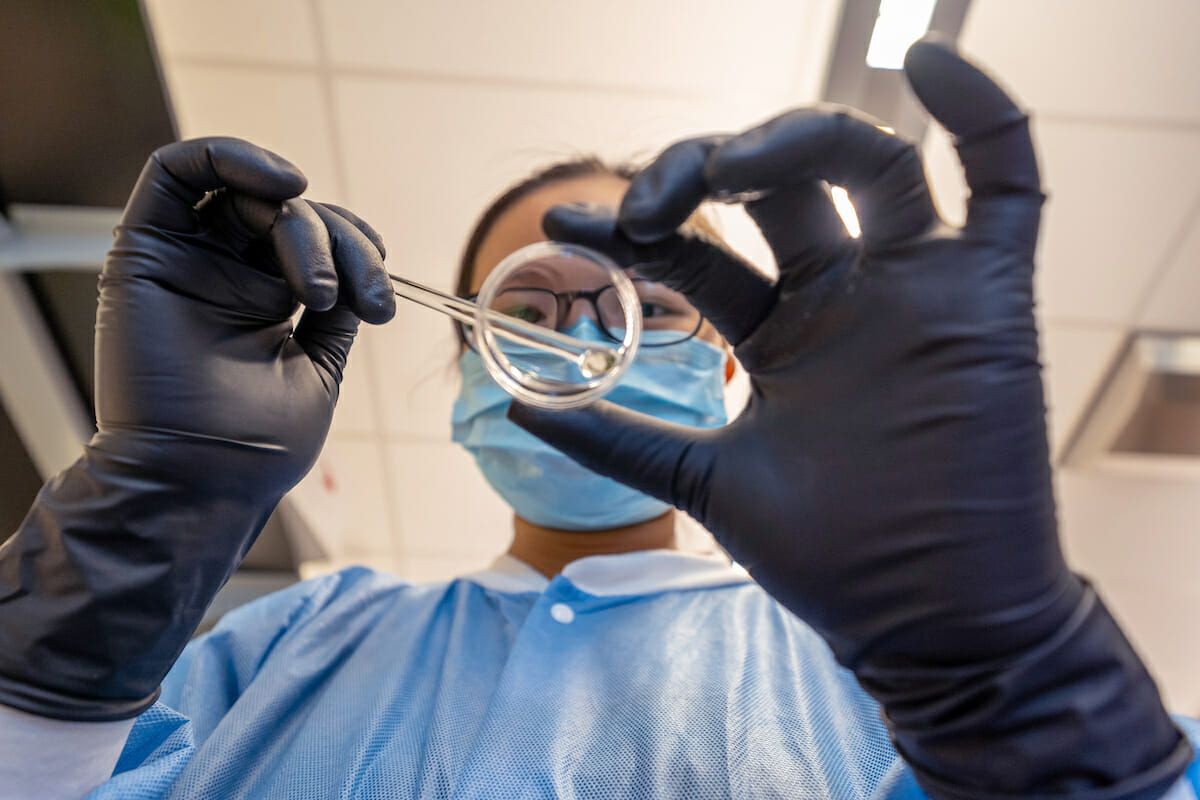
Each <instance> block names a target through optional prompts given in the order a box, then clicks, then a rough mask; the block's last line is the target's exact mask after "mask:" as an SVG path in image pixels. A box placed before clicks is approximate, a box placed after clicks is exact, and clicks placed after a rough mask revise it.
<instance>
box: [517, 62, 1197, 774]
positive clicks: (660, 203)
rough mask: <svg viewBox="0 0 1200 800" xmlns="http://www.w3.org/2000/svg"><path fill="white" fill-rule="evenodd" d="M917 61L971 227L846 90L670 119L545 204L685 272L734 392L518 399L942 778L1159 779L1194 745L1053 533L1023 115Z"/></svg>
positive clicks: (1033, 182)
mask: <svg viewBox="0 0 1200 800" xmlns="http://www.w3.org/2000/svg"><path fill="white" fill-rule="evenodd" d="M906 72H907V74H908V77H909V79H910V81H911V83H912V85H913V88H914V90H915V91H916V93H917V95H918V97H920V98H921V100H922V102H923V103H924V104H925V106H926V107H927V108H928V109H929V111H930V112H931V113H932V114H933V115H934V117H936V118H937V119H938V120H939V121H941V122H942V124H943V125H944V126H945V127H946V128H947V129H948V130H949V131H950V132H951V133H953V134H954V135H955V137H956V145H957V148H958V152H959V155H960V157H961V160H962V163H963V166H964V169H965V171H966V178H967V182H968V184H969V185H970V187H971V190H972V197H971V200H970V204H969V208H968V217H967V222H966V225H965V226H964V228H963V229H961V230H958V229H953V228H950V227H949V226H947V225H945V224H944V223H943V222H942V221H941V220H940V219H939V218H938V217H937V214H936V213H935V211H934V208H933V204H932V202H931V199H930V195H929V190H928V187H927V186H926V182H925V177H924V172H923V169H922V166H921V163H920V159H919V158H918V156H917V154H916V151H915V149H914V148H913V146H912V145H911V144H909V143H907V142H905V141H903V140H901V139H900V138H899V137H896V136H892V135H889V134H887V133H884V132H883V131H881V130H879V129H877V128H876V126H875V125H874V124H872V123H871V122H870V121H869V120H866V119H864V118H862V117H860V116H858V115H855V114H853V113H848V112H846V111H845V110H831V109H811V110H798V111H794V112H789V113H785V114H782V115H780V116H778V117H776V118H775V119H773V120H770V121H768V122H766V123H764V124H762V125H760V126H758V127H756V128H753V129H751V130H748V131H746V132H743V133H740V134H737V135H733V136H716V137H705V138H701V139H693V140H688V141H684V142H681V143H678V144H676V145H674V146H672V147H670V148H668V149H667V150H666V151H665V152H664V153H663V154H662V155H661V156H660V157H659V158H658V159H656V160H655V161H654V162H653V163H652V164H651V165H650V166H648V167H647V168H646V169H645V170H644V171H643V172H642V173H641V174H639V175H638V176H637V177H636V178H635V179H634V180H633V182H632V185H631V187H630V189H629V191H628V193H627V194H626V196H625V200H624V202H623V204H622V207H621V210H620V214H619V216H618V217H616V218H615V219H614V218H613V217H612V215H611V214H610V215H605V214H604V213H602V212H598V211H587V210H581V209H571V208H560V209H556V210H553V211H552V212H551V213H550V214H549V215H548V216H547V219H546V221H545V227H546V230H547V233H548V234H550V236H551V237H552V238H556V239H563V240H567V241H574V242H578V243H582V244H586V245H590V246H592V247H596V248H598V249H601V250H605V251H607V252H608V253H610V254H611V255H612V256H613V257H614V258H616V259H617V260H618V261H619V262H622V263H626V264H631V265H643V266H640V267H639V271H641V272H642V274H643V275H644V276H646V277H650V278H654V279H658V280H662V281H665V282H666V283H668V284H670V285H671V286H672V287H673V288H676V289H679V290H680V291H683V292H685V293H686V294H687V295H688V296H689V297H690V298H691V299H692V301H693V302H694V303H695V304H696V306H697V307H699V308H700V309H701V311H702V312H704V314H705V315H706V316H707V317H708V318H709V319H711V320H712V321H713V323H714V324H715V325H716V327H717V328H718V330H720V331H721V332H722V333H723V334H725V336H726V338H727V339H729V340H730V341H731V343H732V344H734V345H735V346H736V350H735V352H736V354H737V357H738V359H739V360H740V361H741V363H742V365H743V366H744V367H745V368H746V370H747V372H748V373H749V376H750V383H751V396H750V400H749V403H748V405H747V407H746V409H745V410H744V412H743V413H742V414H741V416H740V417H738V418H737V419H736V420H734V421H733V422H732V423H731V424H730V425H729V426H728V427H726V428H724V429H720V430H704V431H695V430H688V429H685V428H680V427H677V426H670V425H665V424H663V423H661V422H658V421H655V420H652V419H648V418H645V417H641V416H639V415H635V414H633V413H632V412H629V411H626V410H624V409H620V408H616V407H613V406H611V405H608V404H597V405H596V406H594V407H592V408H588V409H583V410H577V411H568V412H542V411H537V410H535V409H532V408H528V407H522V406H517V405H515V404H514V406H513V407H512V409H511V410H510V412H509V413H510V416H511V417H512V418H513V419H514V420H516V421H517V422H518V424H520V425H522V426H523V427H525V428H527V429H528V430H529V431H531V432H532V433H534V434H536V435H538V436H540V437H542V438H543V439H545V440H546V441H548V442H549V443H550V444H552V445H554V446H556V447H558V448H559V449H561V450H562V451H563V452H565V453H567V454H568V455H570V456H572V457H574V458H575V459H576V460H578V461H579V462H580V463H582V464H583V465H584V466H586V467H588V468H589V469H592V470H593V471H595V472H598V473H600V474H603V475H606V476H608V477H611V478H614V479H616V480H619V481H622V482H624V483H626V484H628V485H630V486H633V487H634V488H637V489H640V490H642V491H644V492H646V493H647V494H650V495H652V496H654V497H657V498H659V499H662V500H665V501H668V502H671V503H673V504H675V505H676V506H678V507H680V508H682V509H684V510H686V511H687V512H689V513H690V514H691V515H692V516H694V517H695V518H696V519H698V520H699V521H700V522H701V523H702V524H704V525H705V527H707V528H708V529H709V530H711V531H712V532H713V533H714V534H715V535H716V537H717V539H718V541H720V542H721V544H722V545H724V546H725V547H726V549H727V550H728V551H729V552H730V554H731V555H732V556H733V557H734V558H735V559H737V560H738V561H739V562H740V563H742V564H743V565H745V566H746V567H747V568H748V569H749V570H750V572H751V574H752V575H753V576H754V577H755V579H756V580H758V581H759V583H761V584H762V586H763V587H764V588H765V589H766V590H767V591H769V592H770V593H771V594H772V595H773V596H774V597H775V598H776V599H777V600H779V602H781V603H782V604H783V605H785V606H786V607H787V608H789V609H791V610H792V611H793V612H794V613H795V614H796V615H797V616H799V617H800V618H802V619H804V620H805V621H806V622H808V623H809V624H810V625H811V626H812V627H813V628H814V629H815V630H816V631H817V632H819V633H820V634H821V635H822V636H823V637H824V638H825V640H826V641H827V642H828V643H829V645H830V646H831V648H832V649H833V651H834V653H835V655H836V656H837V658H838V659H839V660H840V661H841V663H843V664H844V665H846V666H847V667H849V668H850V669H852V670H854V672H855V674H856V676H857V677H858V679H859V681H860V682H861V683H862V684H863V686H864V687H865V688H866V689H867V690H868V691H869V692H871V693H872V694H873V695H874V696H875V697H876V698H877V699H878V700H879V702H880V703H881V705H882V707H883V711H884V714H885V719H886V721H887V723H888V725H889V729H890V730H891V732H892V736H893V739H894V741H895V742H896V746H897V749H898V750H899V751H900V752H901V754H902V755H903V756H904V757H905V758H906V759H907V760H908V761H909V763H910V764H912V765H913V768H914V771H915V774H916V775H917V777H918V779H919V781H920V782H921V784H922V786H923V787H924V788H925V790H926V791H927V792H928V793H929V794H930V795H932V796H934V797H938V798H984V797H986V798H997V797H1017V796H1021V797H1028V796H1043V795H1056V794H1060V793H1067V792H1077V793H1078V795H1079V796H1080V797H1091V798H1100V797H1104V798H1115V797H1150V796H1155V795H1156V793H1161V792H1162V791H1163V790H1164V789H1165V788H1166V787H1167V786H1168V785H1170V783H1171V782H1172V781H1173V780H1175V779H1176V778H1177V777H1178V776H1179V775H1180V773H1181V772H1182V771H1183V770H1184V768H1185V767H1186V766H1187V764H1188V762H1189V759H1190V758H1191V750H1190V748H1189V746H1188V744H1187V742H1186V741H1185V740H1184V739H1183V738H1182V737H1181V735H1180V734H1179V732H1178V731H1177V730H1176V729H1175V727H1174V726H1173V725H1172V723H1171V721H1170V719H1169V718H1168V717H1167V715H1166V713H1165V711H1164V710H1163V707H1162V704H1161V701H1160V700H1159V697H1158V694H1157V690H1156V688H1155V686H1154V684H1153V682H1152V681H1151V680H1150V678H1149V676H1148V675H1147V673H1146V671H1145V669H1144V668H1143V666H1142V664H1141V662H1140V661H1139V659H1138V657H1137V655H1136V654H1135V653H1134V652H1133V650H1132V648H1130V646H1129V644H1128V642H1127V641H1126V640H1125V639H1124V637H1123V636H1122V634H1121V632H1120V630H1119V628H1118V627H1117V625H1116V624H1115V623H1114V621H1113V620H1112V618H1111V617H1110V616H1109V614H1108V612H1107V611H1106V610H1105V608H1104V605H1103V604H1102V603H1101V602H1100V600H1099V599H1098V597H1097V596H1096V594H1095V593H1094V592H1093V591H1092V590H1091V588H1090V587H1088V586H1087V585H1086V583H1085V582H1084V581H1082V580H1081V579H1079V578H1078V577H1077V576H1075V575H1073V574H1072V573H1071V572H1070V570H1069V569H1068V568H1067V565H1066V563H1065V561H1064V559H1063V556H1062V552H1061V549H1060V547H1059V542H1058V532H1057V525H1056V520H1055V509H1054V497H1053V492H1052V488H1051V470H1050V464H1049V459H1048V448H1047V445H1046V432H1045V425H1044V407H1043V400H1042V383H1041V377H1040V365H1039V361H1038V340H1037V326H1036V322H1035V318H1034V313H1033V257H1034V250H1035V243H1036V240H1037V231H1038V223H1039V214H1040V208H1041V203H1042V194H1041V191H1040V186H1039V180H1038V169H1037V164H1036V160H1035V157H1034V149H1033V143H1032V140H1031V137H1030V133H1029V128H1028V120H1027V119H1026V117H1025V115H1024V114H1023V113H1021V111H1020V110H1019V109H1018V108H1017V107H1016V106H1015V105H1014V104H1013V103H1012V101H1011V100H1009V98H1008V97H1007V96H1006V95H1005V93H1004V92H1003V91H1002V90H1001V89H1000V88H999V87H998V86H996V84H995V83H993V82H992V81H991V80H990V79H989V78H988V77H987V76H986V75H984V74H983V73H982V72H980V71H979V70H978V69H976V68H975V67H974V66H972V65H971V64H969V63H968V62H966V61H965V60H963V59H962V58H960V57H959V56H958V55H957V54H956V53H955V52H953V51H952V50H950V49H947V48H945V47H943V46H940V45H937V44H934V43H919V44H917V45H915V46H914V47H913V48H912V50H910V52H909V55H908V58H907V61H906ZM1097 168H1098V169H1102V166H1098V167H1097ZM826 182H828V183H832V184H836V185H841V186H845V187H846V188H847V189H848V190H849V192H850V196H851V198H852V199H853V200H854V203H855V206H856V208H857V211H858V215H859V219H860V221H861V224H862V238H861V239H860V240H852V239H850V238H849V237H848V235H847V234H846V231H845V228H844V226H843V225H842V224H841V222H840V220H839V219H838V217H837V216H836V214H835V213H834V209H833V206H832V204H831V203H830V201H829V197H828V191H827V188H826V185H825V183H826ZM709 198H718V199H731V198H732V199H741V200H743V201H744V203H745V208H746V211H747V212H748V213H749V214H750V216H751V217H752V218H753V219H754V221H755V222H756V223H757V224H758V226H759V228H760V229H761V231H762V233H763V235H764V237H765V239H766V241H767V243H768V244H769V245H770V246H771V248H772V250H773V252H774V255H775V257H776V260H777V262H778V263H779V266H780V277H779V280H778V282H777V283H775V284H771V283H770V282H768V281H766V280H765V279H763V278H762V277H761V276H760V275H758V274H757V273H755V272H754V271H753V270H751V269H749V268H748V266H747V265H746V264H744V263H743V262H742V261H741V260H740V259H738V258H737V257H736V255H734V254H732V253H730V252H728V251H726V250H725V249H723V248H721V247H720V246H718V245H716V244H714V243H711V242H707V241H704V240H703V239H702V238H697V237H696V236H695V235H692V234H689V233H688V232H687V231H686V230H680V229H679V226H680V225H681V224H682V223H683V222H684V221H685V220H686V219H687V217H688V216H689V215H690V214H691V213H692V212H693V211H694V209H695V208H696V207H697V206H698V205H699V204H700V203H701V202H703V201H704V200H706V199H709Z"/></svg>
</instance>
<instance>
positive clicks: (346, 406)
mask: <svg viewBox="0 0 1200 800" xmlns="http://www.w3.org/2000/svg"><path fill="white" fill-rule="evenodd" d="M370 328H371V326H369V325H367V324H365V323H364V324H362V325H359V336H358V338H357V339H356V340H355V342H354V346H353V347H352V348H351V349H350V357H349V358H348V359H347V361H346V369H345V370H344V371H343V373H342V386H341V389H340V390H339V392H338V402H337V408H336V409H334V412H333V424H332V425H331V426H330V432H331V434H332V435H334V436H339V435H341V436H346V435H350V436H353V435H357V436H375V435H378V434H379V433H380V430H379V424H378V423H379V420H378V417H377V416H376V413H377V412H376V398H375V386H376V383H375V381H374V373H373V369H372V359H371V355H370V353H369V352H368V350H369V348H370V346H371V342H370V338H371V337H370V336H368V335H365V334H367V332H368V331H369V330H370Z"/></svg>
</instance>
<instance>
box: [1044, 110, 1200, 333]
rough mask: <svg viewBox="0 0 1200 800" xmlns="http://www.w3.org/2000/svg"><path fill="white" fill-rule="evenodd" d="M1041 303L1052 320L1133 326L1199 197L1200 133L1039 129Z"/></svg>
mask: <svg viewBox="0 0 1200 800" xmlns="http://www.w3.org/2000/svg"><path fill="white" fill-rule="evenodd" d="M1034 130H1035V135H1036V136H1037V139H1038V142H1039V145H1040V162H1041V167H1042V177H1043V184H1044V186H1045V188H1046V192H1047V194H1048V195H1049V199H1048V201H1047V203H1046V208H1045V213H1044V214H1043V217H1042V236H1041V248H1040V253H1039V264H1040V272H1039V290H1040V291H1039V296H1040V297H1041V302H1042V309H1043V313H1044V314H1045V315H1046V316H1047V317H1049V318H1051V319H1068V320H1092V321H1099V322H1110V323H1118V324H1124V323H1129V322H1131V321H1132V319H1133V316H1134V312H1135V310H1136V305H1137V302H1138V298H1139V297H1141V295H1142V292H1143V291H1144V289H1145V288H1146V287H1147V286H1148V285H1149V283H1150V281H1151V280H1152V279H1153V277H1154V276H1155V275H1156V274H1157V271H1158V268H1159V266H1160V265H1161V264H1162V262H1163V259H1164V258H1166V256H1167V255H1168V253H1169V249H1170V247H1171V244H1172V241H1173V239H1174V237H1175V236H1176V235H1177V232H1178V231H1179V230H1180V226H1181V224H1182V223H1183V221H1184V219H1185V218H1186V217H1187V216H1188V215H1189V214H1190V212H1191V208H1192V202H1193V200H1194V199H1195V197H1196V196H1197V194H1200V132H1192V131H1186V130H1174V129H1168V128H1159V127H1136V126H1131V127H1123V126H1096V125H1086V124H1076V123H1067V122H1057V121H1048V120H1040V121H1038V120H1035V129H1034Z"/></svg>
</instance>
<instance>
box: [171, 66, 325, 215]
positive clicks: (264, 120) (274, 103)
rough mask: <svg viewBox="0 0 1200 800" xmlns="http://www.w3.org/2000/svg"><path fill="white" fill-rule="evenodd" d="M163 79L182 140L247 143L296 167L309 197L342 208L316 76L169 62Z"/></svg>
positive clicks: (302, 73)
mask: <svg viewBox="0 0 1200 800" xmlns="http://www.w3.org/2000/svg"><path fill="white" fill-rule="evenodd" d="M166 75H167V82H168V85H169V86H170V90H171V97H172V101H173V103H174V106H175V113H176V115H177V118H178V120H179V127H180V132H181V134H182V136H183V137H184V138H192V137H196V136H237V137H240V138H243V139H249V140H250V141H252V142H254V143H255V144H258V145H261V146H262V147H265V148H267V149H268V150H273V151H274V152H276V153H278V154H279V155H281V156H283V157H284V158H286V159H288V160H289V161H291V162H293V163H294V164H296V165H297V166H298V167H300V169H301V170H302V171H303V172H304V174H305V175H307V176H308V195H309V196H310V197H313V198H315V199H318V200H328V201H331V202H335V203H341V204H345V201H344V200H343V199H341V183H342V182H341V180H340V179H339V177H338V174H337V170H336V166H335V165H336V163H337V162H336V160H335V153H334V148H333V140H332V137H331V133H330V131H331V129H330V123H329V114H328V112H327V105H326V103H325V100H324V96H323V95H322V93H321V84H320V82H319V80H318V78H317V76H316V74H315V73H313V72H309V71H303V70H301V71H297V72H294V73H289V72H283V71H279V70H259V69H254V68H250V67H215V66H207V65H205V66H200V65H195V64H186V63H174V62H168V63H167V65H166Z"/></svg>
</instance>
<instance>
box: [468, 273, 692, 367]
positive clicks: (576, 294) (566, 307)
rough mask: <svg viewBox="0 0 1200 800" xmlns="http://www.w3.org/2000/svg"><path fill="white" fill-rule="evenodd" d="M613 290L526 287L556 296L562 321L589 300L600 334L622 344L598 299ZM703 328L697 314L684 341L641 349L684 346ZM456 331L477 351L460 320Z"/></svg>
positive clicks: (644, 343) (473, 299)
mask: <svg viewBox="0 0 1200 800" xmlns="http://www.w3.org/2000/svg"><path fill="white" fill-rule="evenodd" d="M633 282H634V283H635V284H636V283H648V282H649V281H648V280H647V279H646V278H634V279H633ZM514 288H520V287H514ZM612 288H613V287H612V286H601V287H600V288H599V289H576V290H571V291H566V292H556V291H554V290H553V289H546V288H544V287H541V286H530V287H526V289H525V290H526V291H538V292H546V293H547V294H552V295H554V300H555V302H556V303H557V304H558V316H559V318H561V319H565V318H566V316H567V312H569V311H570V310H571V306H573V305H574V304H575V301H576V300H587V301H588V302H589V303H591V305H592V310H593V311H594V312H595V316H596V327H598V328H599V329H600V332H601V333H603V334H604V335H605V336H606V337H608V338H609V339H611V340H612V341H614V342H618V343H620V342H621V341H622V337H620V336H616V335H614V334H613V333H612V332H611V331H609V329H608V327H607V326H606V325H605V324H604V321H603V319H602V318H601V317H602V315H601V313H600V304H599V303H598V302H597V298H599V297H600V295H601V294H603V293H604V292H607V291H609V290H610V289H612ZM478 298H479V293H478V292H476V293H475V294H469V295H467V296H466V297H464V298H463V299H464V300H468V301H470V302H472V303H474V302H476V301H477V300H478ZM703 326H704V315H703V314H697V315H696V327H694V328H692V332H691V333H689V334H688V335H687V336H684V337H683V338H682V339H678V340H676V341H674V342H647V341H644V340H643V341H642V343H641V345H640V346H641V347H671V346H672V345H677V344H683V343H684V342H686V341H687V340H689V339H692V338H694V337H695V336H696V334H697V333H699V332H700V328H702V327H703ZM454 331H455V333H457V334H458V341H459V343H460V344H464V345H466V346H467V347H469V348H471V349H472V350H475V349H476V348H475V345H474V343H472V341H471V337H469V336H467V332H466V325H465V324H464V323H462V322H459V321H458V320H454Z"/></svg>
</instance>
